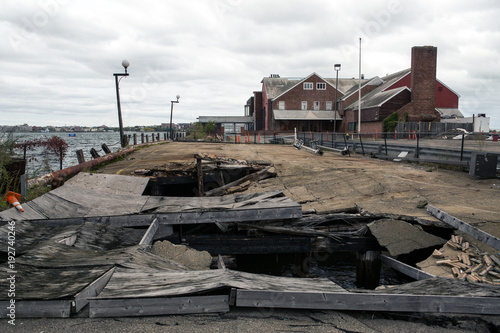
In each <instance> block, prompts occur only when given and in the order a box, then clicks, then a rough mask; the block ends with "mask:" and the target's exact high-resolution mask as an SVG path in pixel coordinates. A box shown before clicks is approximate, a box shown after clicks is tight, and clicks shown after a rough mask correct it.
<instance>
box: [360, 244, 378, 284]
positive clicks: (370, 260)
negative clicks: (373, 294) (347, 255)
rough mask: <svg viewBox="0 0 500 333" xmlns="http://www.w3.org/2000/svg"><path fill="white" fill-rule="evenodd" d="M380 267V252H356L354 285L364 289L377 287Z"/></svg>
mask: <svg viewBox="0 0 500 333" xmlns="http://www.w3.org/2000/svg"><path fill="white" fill-rule="evenodd" d="M381 266H382V261H381V259H380V251H366V252H357V255H356V285H357V286H358V287H361V288H365V289H375V288H376V287H378V285H379V283H380V268H381Z"/></svg>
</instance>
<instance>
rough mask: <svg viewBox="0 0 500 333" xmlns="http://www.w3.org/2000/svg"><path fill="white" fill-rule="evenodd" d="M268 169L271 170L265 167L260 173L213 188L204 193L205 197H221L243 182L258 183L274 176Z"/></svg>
mask: <svg viewBox="0 0 500 333" xmlns="http://www.w3.org/2000/svg"><path fill="white" fill-rule="evenodd" d="M270 168H271V166H267V167H265V168H264V169H262V170H260V171H257V172H255V173H252V174H250V175H248V176H245V177H243V178H240V179H237V180H235V181H234V182H231V183H229V184H226V185H224V186H221V187H218V188H214V189H213V190H210V191H207V192H206V193H205V196H207V197H211V196H217V195H223V194H224V193H225V192H226V191H227V190H228V189H229V188H231V187H234V186H238V185H240V184H243V183H244V182H247V181H259V180H262V179H266V178H268V177H271V176H274V174H272V173H270V172H269V169H270Z"/></svg>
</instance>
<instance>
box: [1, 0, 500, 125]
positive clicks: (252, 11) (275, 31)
mask: <svg viewBox="0 0 500 333" xmlns="http://www.w3.org/2000/svg"><path fill="white" fill-rule="evenodd" d="M2 5H3V10H2V12H1V13H0V42H1V43H2V48H0V56H1V57H2V62H1V63H0V72H1V73H2V75H1V76H0V89H1V91H2V94H1V95H0V124H11V125H14V124H21V123H30V124H33V125H45V124H55V125H58V124H60V125H64V124H68V125H69V124H80V125H101V124H106V125H109V126H116V125H117V123H118V120H117V115H116V100H115V98H116V97H115V90H114V78H113V76H112V74H113V73H115V72H121V71H122V70H123V69H122V67H121V61H122V60H123V59H125V58H126V59H128V60H129V61H130V63H131V65H130V68H129V72H130V76H129V77H127V78H125V79H123V80H122V81H121V83H120V87H121V96H122V102H123V105H122V109H123V116H124V123H125V124H126V125H149V124H159V123H161V122H168V118H169V110H170V101H171V100H172V99H175V95H177V94H180V95H181V103H180V104H178V105H176V107H175V112H174V121H175V122H192V121H195V120H196V117H198V116H200V115H230V114H232V115H241V114H242V113H243V105H244V103H245V102H246V100H247V99H248V98H249V97H250V96H251V95H252V92H253V91H254V90H258V89H260V85H261V84H260V81H261V79H262V77H264V76H267V75H269V74H271V73H279V74H281V75H282V76H306V75H308V74H310V73H312V72H317V73H318V74H320V75H322V76H323V77H333V76H334V71H333V64H334V63H342V71H341V73H340V75H341V76H342V77H357V75H358V41H359V38H360V37H362V39H363V42H362V45H363V70H362V72H363V73H364V74H365V75H366V76H367V77H371V76H376V75H378V76H382V75H385V74H387V73H393V72H396V71H399V70H401V69H405V68H409V67H410V49H411V47H412V46H414V45H434V46H437V47H438V77H439V78H440V79H441V80H442V81H444V82H445V83H446V84H447V85H448V86H450V87H451V88H452V89H454V90H455V91H456V92H458V93H459V94H460V95H461V96H462V97H461V109H462V111H463V112H464V113H465V114H466V115H472V114H474V113H479V112H480V113H487V114H488V115H489V116H491V117H492V126H494V127H497V128H500V119H499V118H500V112H499V111H498V109H497V107H496V106H497V105H498V104H499V102H500V100H499V97H498V96H499V94H498V91H499V89H500V83H499V78H500V66H499V65H500V64H499V59H500V57H499V54H498V53H499V51H498V50H499V49H500V48H499V45H500V31H499V28H498V24H496V21H497V17H498V14H499V12H500V10H499V9H500V8H499V7H498V5H497V1H496V0H478V1H475V2H470V1H464V0H458V1H451V0H443V1H430V0H424V1H418V2H407V1H402V0H374V1H370V2H365V1H360V0H354V1H349V2H341V3H339V2H334V1H328V0H307V1H305V0H288V1H279V0H276V1H263V0H253V1H249V0H208V1H205V0H185V1H161V2H160V1H153V0H144V1H141V2H140V3H139V2H137V1H131V0H128V1H106V2H102V1H97V0H88V1H69V0H40V1H37V0H26V1H15V0H5V1H4V2H3V3H2Z"/></svg>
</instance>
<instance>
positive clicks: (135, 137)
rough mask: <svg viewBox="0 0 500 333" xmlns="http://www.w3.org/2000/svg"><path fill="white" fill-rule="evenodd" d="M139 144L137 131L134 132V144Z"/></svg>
mask: <svg viewBox="0 0 500 333" xmlns="http://www.w3.org/2000/svg"><path fill="white" fill-rule="evenodd" d="M136 145H137V133H134V146H136Z"/></svg>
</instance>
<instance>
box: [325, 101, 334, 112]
mask: <svg viewBox="0 0 500 333" xmlns="http://www.w3.org/2000/svg"><path fill="white" fill-rule="evenodd" d="M332 107H333V103H332V101H326V111H332Z"/></svg>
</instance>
